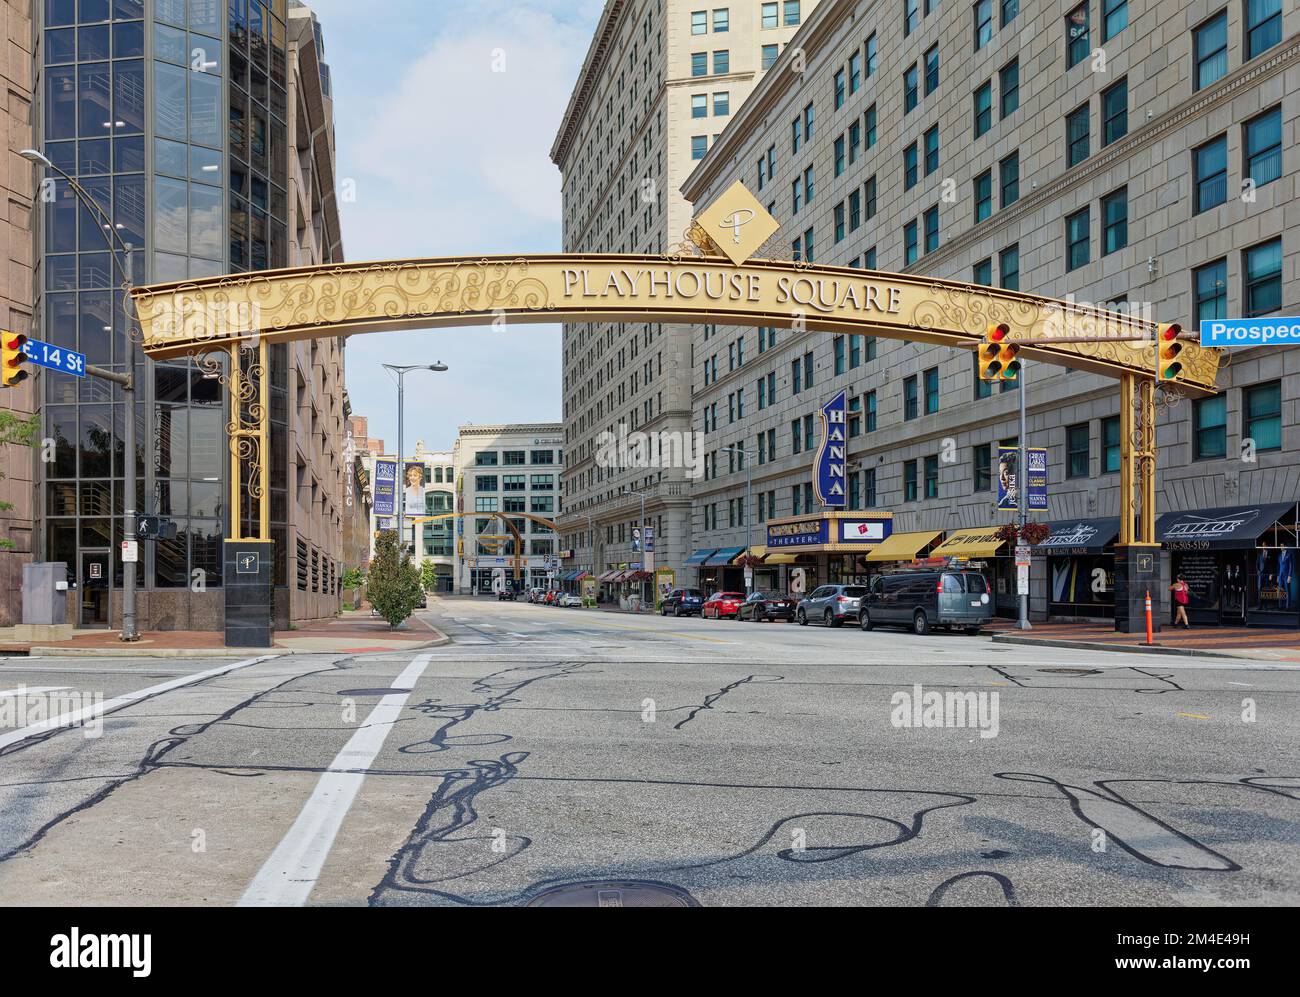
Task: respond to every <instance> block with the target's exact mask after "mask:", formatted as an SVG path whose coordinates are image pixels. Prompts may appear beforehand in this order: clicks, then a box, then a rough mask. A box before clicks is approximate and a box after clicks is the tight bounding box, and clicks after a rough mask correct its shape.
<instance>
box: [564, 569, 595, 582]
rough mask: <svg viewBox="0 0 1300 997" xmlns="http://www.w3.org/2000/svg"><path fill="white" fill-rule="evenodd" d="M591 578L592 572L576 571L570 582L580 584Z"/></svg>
mask: <svg viewBox="0 0 1300 997" xmlns="http://www.w3.org/2000/svg"><path fill="white" fill-rule="evenodd" d="M590 577H591V572H590V571H575V572H574V573H573V577H572V578H570V579H569V581H571V582H580V581H582V580H583V579H584V578H590Z"/></svg>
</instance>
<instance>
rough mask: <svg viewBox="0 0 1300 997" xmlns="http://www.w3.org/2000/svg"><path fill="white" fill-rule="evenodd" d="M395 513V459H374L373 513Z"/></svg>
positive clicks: (378, 514) (384, 514)
mask: <svg viewBox="0 0 1300 997" xmlns="http://www.w3.org/2000/svg"><path fill="white" fill-rule="evenodd" d="M396 514H397V461H395V460H377V461H375V515H376V516H393V515H396Z"/></svg>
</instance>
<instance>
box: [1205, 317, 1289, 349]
mask: <svg viewBox="0 0 1300 997" xmlns="http://www.w3.org/2000/svg"><path fill="white" fill-rule="evenodd" d="M1201 345H1202V346H1240V347H1246V346H1296V345H1300V318H1297V317H1287V316H1283V315H1275V316H1273V317H1271V318H1230V319H1202V320H1201Z"/></svg>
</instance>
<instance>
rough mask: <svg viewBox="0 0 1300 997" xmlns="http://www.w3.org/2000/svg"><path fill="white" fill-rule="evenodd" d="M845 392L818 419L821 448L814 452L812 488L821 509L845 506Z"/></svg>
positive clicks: (828, 405)
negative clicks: (815, 453) (823, 507)
mask: <svg viewBox="0 0 1300 997" xmlns="http://www.w3.org/2000/svg"><path fill="white" fill-rule="evenodd" d="M846 394H847V392H845V391H841V392H840V393H839V394H838V395H836V396H835V397H834V398H832V399H831V400H830V401H828V402H827V403H826V404H825V405H823V406H822V408H821V411H820V412H819V413H818V415H819V416H820V418H821V424H822V445H821V447H819V448H818V450H817V460H816V461H815V462H814V464H813V488H814V489H815V490H816V492H817V501H818V502H820V503H821V504H822V505H824V506H840V507H841V508H842V507H843V506H844V504H845V491H844V472H845V464H846V461H847V456H846V454H847V450H848V447H847V441H846V440H845V433H844V402H845V396H846Z"/></svg>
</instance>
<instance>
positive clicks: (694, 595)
mask: <svg viewBox="0 0 1300 997" xmlns="http://www.w3.org/2000/svg"><path fill="white" fill-rule="evenodd" d="M703 609H704V593H703V592H701V591H700V590H699V589H673V590H672V591H671V592H669V593H668V594H667V595H666V596H664V601H663V602H661V603H660V604H659V615H660V616H667V615H668V614H669V613H672V614H673V615H674V616H693V615H694V614H696V613H699V612H701V611H702V610H703Z"/></svg>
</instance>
